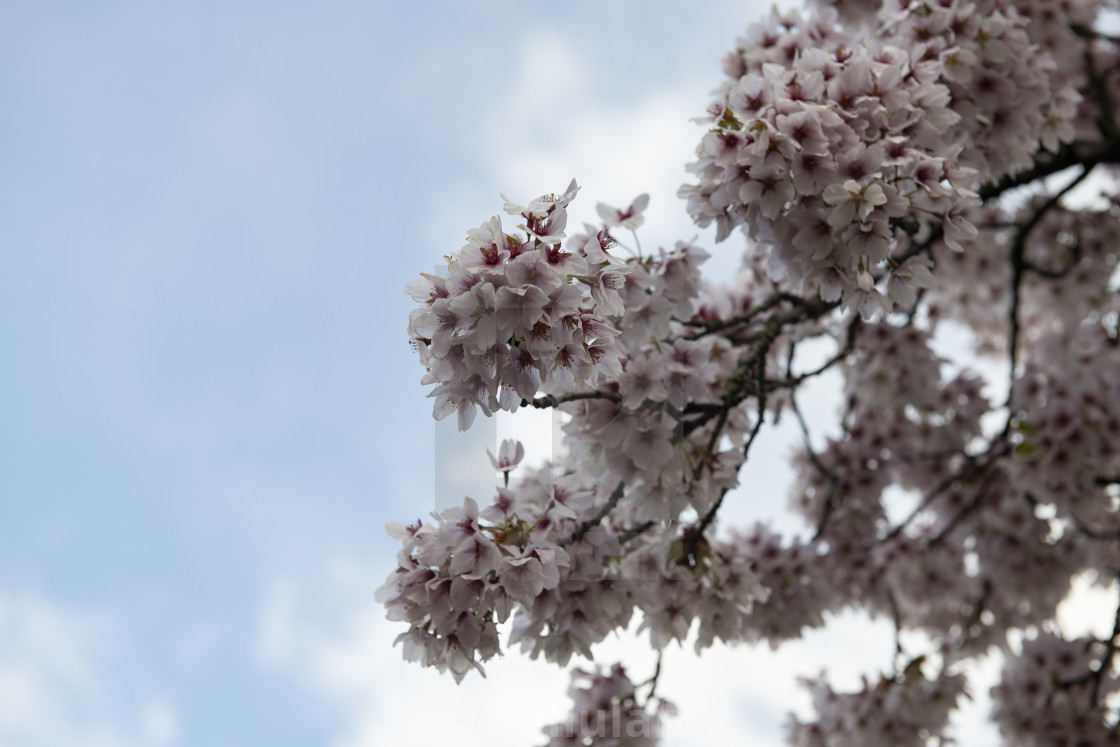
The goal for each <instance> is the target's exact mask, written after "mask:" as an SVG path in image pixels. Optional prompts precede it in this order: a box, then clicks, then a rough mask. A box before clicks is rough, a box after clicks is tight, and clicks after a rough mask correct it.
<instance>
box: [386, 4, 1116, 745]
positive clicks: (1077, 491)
mask: <svg viewBox="0 0 1120 747" xmlns="http://www.w3.org/2000/svg"><path fill="white" fill-rule="evenodd" d="M814 6H815V7H816V8H817V10H816V11H814V12H812V13H806V14H801V13H797V12H786V11H782V12H779V11H774V12H773V13H772V14H771V17H770V19H769V20H768V21H765V22H763V23H760V24H757V25H755V26H754V27H752V28H751V29H749V30H748V31H747V33H746V35H745V36H744V37H742V38H741V39H740V40H739V42H738V45H737V48H736V50H735V51H734V52H732V53H731V54H730V55H728V56H727V57H726V58H725V60H724V68H725V71H726V73H727V75H728V80H727V81H725V82H724V84H723V85H722V86H721V87H720V88H719V89H718V90H717V92H716V97H717V98H716V102H715V103H714V104H713V105H712V107H711V108H710V110H709V112H708V116H707V117H706V118H705V119H704V120H703V123H704V124H706V125H707V127H708V131H707V133H706V134H704V135H703V136H702V140H701V145H700V148H699V150H698V151H697V161H696V162H695V163H694V164H692V166H691V167H690V168H691V170H692V172H693V174H694V176H695V180H696V183H693V184H690V185H686V186H685V187H683V188H682V189H681V195H682V197H684V198H685V199H686V200H687V202H688V207H689V210H690V212H691V214H692V216H693V218H694V220H695V222H696V223H697V224H698V225H700V226H706V225H709V224H713V223H714V224H715V226H716V233H717V240H718V241H723V240H724V239H726V238H727V237H728V236H729V235H730V234H731V233H732V232H733V231H734V230H735V229H737V228H741V229H742V230H743V233H745V234H746V236H747V238H748V239H749V241H748V244H747V248H746V251H745V252H744V254H743V260H742V268H741V271H740V272H739V273H738V274H737V275H735V276H734V277H732V278H730V279H729V280H730V282H729V283H723V284H717V283H714V282H710V281H708V280H706V279H705V278H704V277H703V275H702V272H701V267H702V265H703V262H704V260H705V259H706V258H707V257H708V254H707V252H706V251H705V250H704V249H702V248H701V247H699V246H697V244H696V242H694V241H692V242H676V243H675V244H674V245H673V248H672V249H658V250H656V251H654V252H651V253H648V254H647V253H643V252H642V251H641V249H640V244H639V242H638V236H637V233H636V231H637V229H639V228H640V227H641V226H642V224H643V217H644V211H645V210H647V209H648V206H649V199H648V197H647V196H645V195H642V196H639V197H638V198H637V199H635V200H634V201H633V202H632V203H630V204H629V205H628V206H626V207H623V208H615V207H613V206H611V205H607V204H605V203H599V204H598V205H597V214H598V217H599V220H600V222H599V223H598V224H597V225H585V226H584V227H583V229H582V230H580V231H577V232H569V231H568V210H569V206H570V205H571V203H572V200H573V199H574V197H575V195H576V191H577V188H576V186H575V182H573V183H572V184H571V185H570V186H569V188H568V189H567V190H566V191H565V192H564V193H563V194H560V195H554V194H550V195H545V196H543V197H540V198H538V199H536V200H534V201H532V202H530V203H529V204H528V205H526V206H522V205H517V204H514V203H512V202H510V201H509V200H508V199H507V200H506V206H505V209H506V212H507V213H509V214H510V215H512V216H515V217H516V220H517V221H518V223H519V225H518V226H517V228H516V229H515V230H516V231H518V232H519V233H518V234H517V235H516V236H515V235H513V234H512V233H507V232H506V229H505V228H503V225H502V220H501V219H499V218H497V217H495V218H492V219H491V220H490V221H488V222H486V223H484V224H483V225H482V226H480V227H479V228H478V229H475V230H473V231H470V232H469V233H468V238H467V244H466V246H464V247H463V248H462V249H461V250H460V251H459V252H457V253H456V254H454V255H453V256H451V257H449V258H448V270H447V275H446V276H445V277H437V276H433V275H424V276H422V277H421V279H419V280H416V281H413V282H412V283H409V284H408V286H407V288H406V290H407V292H408V293H409V294H410V295H411V296H412V297H413V299H414V300H416V302H417V303H418V304H419V305H418V307H417V308H416V309H415V310H414V311H413V312H412V314H411V316H410V320H409V335H410V337H411V338H412V340H413V343H414V345H415V347H416V349H417V351H418V352H419V355H420V362H421V364H422V365H423V366H424V368H425V369H426V374H425V376H424V379H423V382H424V383H426V384H431V385H434V390H433V391H432V392H431V395H430V396H432V397H434V398H435V400H436V401H435V407H434V414H435V415H436V417H437V418H438V417H443V416H446V415H448V414H450V413H452V412H457V413H458V416H459V423H460V427H461V428H465V427H467V426H469V425H470V422H471V419H472V418H473V417H474V413H475V411H476V410H477V409H481V410H482V411H483V413H484V414H485V415H490V414H492V413H494V412H495V411H497V410H500V409H504V410H509V411H513V410H516V409H518V408H519V407H524V406H533V407H536V408H555V409H556V410H558V411H559V412H560V413H562V415H563V425H562V432H563V437H564V448H563V449H561V450H559V451H558V452H557V454H558V456H557V457H556V459H555V461H554V462H553V463H549V464H545V465H538V466H535V467H533V468H532V469H527V468H521V469H520V471H519V472H518V474H517V475H516V477H515V478H514V479H511V475H512V473H513V472H514V470H515V469H517V468H519V465H520V462H521V461H522V460H523V457H524V450H523V449H522V448H521V447H520V445H519V444H516V443H513V442H509V443H503V444H502V446H501V447H500V448H499V449H498V451H497V455H496V456H494V455H491V457H490V459H491V462H492V466H493V467H494V469H495V471H496V473H497V474H498V475H500V481H499V485H498V486H497V487H496V496H495V497H494V498H493V500H492V501H491V502H490V503H488V504H486V505H485V506H483V507H480V506H479V505H478V504H477V503H476V502H475V501H473V500H471V499H467V500H466V501H464V503H463V505H462V506H461V507H456V508H453V509H448V510H445V511H443V512H440V513H438V514H433V519H432V521H431V522H430V523H423V522H419V521H418V522H416V523H415V524H413V525H411V526H408V527H405V526H402V525H393V526H392V527H391V528H390V533H391V534H392V536H393V537H394V538H395V539H396V540H397V541H399V542H400V543H401V550H400V552H399V553H398V557H397V564H396V565H397V567H396V569H395V570H394V571H393V572H392V573H391V574H390V576H389V578H388V579H387V580H386V582H385V584H384V585H383V586H382V587H381V588H380V589H379V590H378V592H377V598H378V600H380V601H381V602H383V603H384V604H385V605H386V607H387V609H388V613H389V616H390V617H391V618H392V619H394V620H397V621H400V622H402V623H404V624H406V625H407V626H408V628H407V630H406V631H405V632H404V633H402V634H401V636H400V637H399V638H398V641H399V642H400V643H402V644H403V648H404V655H405V656H406V658H409V659H412V660H416V661H419V662H420V663H421V664H422V665H425V666H434V667H437V668H439V669H440V670H450V672H451V673H452V675H453V676H454V677H455V678H456V680H461V679H462V678H463V677H464V676H466V674H467V673H468V672H469V671H470V670H471V669H477V670H479V671H482V664H483V663H484V662H486V661H488V660H489V659H491V658H492V657H493V656H494V655H495V654H498V653H500V652H502V651H503V649H505V648H508V647H512V646H519V647H520V649H521V651H522V652H523V653H526V654H528V655H529V656H530V657H531V658H534V659H536V658H538V657H543V658H544V659H546V660H548V661H550V662H554V663H556V664H559V665H567V664H568V663H569V662H570V661H571V660H572V658H573V657H583V658H586V659H592V658H593V657H594V655H595V654H596V650H597V648H598V646H599V644H600V643H601V642H602V641H604V639H606V638H607V637H608V636H610V635H611V634H612V633H626V632H630V633H635V632H636V633H640V634H642V635H645V634H646V633H648V640H649V643H650V645H651V647H652V648H653V649H655V650H657V651H658V665H657V670H656V672H655V673H654V675H653V677H652V678H651V679H650V680H649V681H648V682H647V683H645V685H649V688H650V692H649V695H648V696H647V698H646V702H643V701H642V700H641V699H640V698H639V697H638V693H637V691H638V690H639V689H641V688H642V687H644V686H645V685H638V686H635V685H634V683H633V682H632V681H631V680H630V678H629V677H628V676H627V675H626V673H625V671H624V670H623V669H622V668H621V666H615V667H614V668H612V669H610V670H607V671H603V670H601V669H595V670H594V671H588V670H584V669H576V670H575V672H574V674H573V685H572V688H571V690H570V695H571V696H572V698H573V701H574V708H573V711H572V713H571V715H570V716H569V717H568V718H567V719H566V720H565V721H563V722H561V723H559V724H555V725H553V726H552V727H548V728H547V729H546V734H547V735H548V738H549V745H561V744H571V745H576V744H579V745H589V744H593V745H624V744H625V745H629V744H634V745H638V744H655V743H656V742H657V738H658V734H657V731H658V730H657V728H656V727H657V725H658V723H659V721H658V719H659V718H660V715H661V714H662V713H663V712H664V711H665V710H666V709H668V706H667V705H666V704H665V703H664V702H663V701H656V699H654V698H653V692H654V691H655V690H656V687H657V683H658V678H659V677H660V673H661V671H662V668H661V663H662V655H663V654H664V652H665V651H666V650H671V649H673V648H675V646H673V645H672V644H679V645H682V646H683V645H685V644H691V645H692V646H693V647H694V649H695V650H696V651H700V650H702V649H705V648H708V647H711V646H715V645H717V643H724V644H735V643H751V644H755V643H763V642H764V643H766V644H768V645H770V646H774V647H777V646H781V645H783V644H784V643H785V642H787V641H790V640H793V639H796V638H799V637H800V636H802V635H803V634H804V632H805V631H806V630H808V629H810V628H816V627H821V626H824V625H826V624H827V623H828V620H829V618H830V616H831V615H832V614H834V613H837V612H840V611H842V610H847V609H858V610H862V611H864V612H866V613H869V614H870V615H872V616H875V617H878V618H880V619H884V618H885V619H888V620H890V621H891V622H892V623H893V624H894V627H895V632H896V638H895V649H896V653H895V656H894V659H893V661H891V662H888V663H886V664H887V665H886V666H883V667H881V668H879V670H880V671H889V672H890V674H886V675H883V676H881V677H878V679H877V680H874V681H872V682H868V681H867V680H866V679H865V680H864V686H863V687H862V688H861V689H858V690H857V691H855V692H839V691H837V690H834V689H833V688H832V687H831V686H830V685H828V684H827V682H825V681H824V679H823V676H822V678H820V679H814V680H807V681H805V682H806V685H807V687H808V688H809V691H810V693H811V695H812V698H813V704H814V708H815V710H816V714H815V716H813V717H809V718H800V719H792V720H791V721H790V722H789V728H788V736H789V740H790V742H791V744H794V745H798V746H800V747H842V746H844V745H869V746H871V747H874V746H875V745H926V744H931V743H944V742H946V741H947V740H949V739H950V738H951V736H950V733H949V729H948V726H947V725H948V723H949V715H950V713H951V712H952V711H953V709H954V708H955V707H956V705H957V703H958V702H959V700H960V696H961V695H962V694H964V693H965V687H966V680H967V674H968V671H969V668H968V665H969V663H970V662H971V661H972V660H974V659H975V658H976V657H982V656H989V655H996V656H1002V657H1003V658H1004V661H1005V664H1004V669H1003V674H1002V680H1001V682H1000V684H999V685H998V686H997V687H996V688H995V689H994V690H993V691H992V697H993V700H994V703H995V706H994V710H993V713H992V717H993V720H994V721H995V722H996V723H997V724H998V725H999V728H1000V730H1001V732H1002V734H1003V735H1004V738H1005V739H1006V744H1007V745H1062V744H1069V745H1075V744H1076V745H1082V744H1085V745H1097V744H1114V743H1117V739H1118V738H1117V737H1116V735H1117V734H1120V717H1117V715H1116V713H1115V709H1114V708H1111V706H1110V703H1111V702H1112V701H1109V697H1110V696H1112V695H1113V694H1114V693H1115V692H1116V691H1117V689H1120V688H1118V687H1117V682H1118V679H1117V676H1116V673H1115V672H1114V664H1115V662H1114V658H1115V656H1114V655H1115V653H1116V651H1117V649H1118V648H1120V623H1118V624H1117V625H1116V626H1115V629H1114V632H1113V634H1112V635H1111V636H1110V637H1108V638H1106V639H1101V640H1098V639H1091V638H1082V639H1078V640H1070V639H1068V638H1065V637H1063V636H1062V635H1061V633H1060V631H1059V628H1058V626H1057V625H1056V624H1055V622H1054V620H1055V617H1056V614H1057V609H1058V607H1059V605H1060V604H1061V602H1062V600H1063V599H1065V598H1066V596H1067V594H1068V593H1069V591H1070V589H1071V587H1072V584H1073V581H1074V580H1075V579H1076V578H1078V577H1079V576H1081V577H1085V575H1086V574H1088V576H1091V577H1095V578H1096V580H1097V583H1098V584H1099V585H1101V586H1102V587H1109V584H1114V586H1113V587H1109V588H1115V583H1114V581H1115V579H1120V446H1117V445H1116V444H1118V443H1120V375H1118V373H1117V372H1120V271H1118V269H1117V268H1118V267H1120V253H1118V252H1117V247H1118V246H1120V197H1117V196H1116V194H1115V190H1105V191H1104V193H1101V191H1100V189H1099V183H1100V182H1099V181H1098V182H1096V183H1094V179H1099V177H1101V176H1102V175H1103V176H1108V177H1111V178H1113V179H1115V177H1116V176H1117V173H1120V172H1118V171H1117V169H1118V168H1120V127H1118V126H1117V123H1116V117H1117V113H1118V112H1117V109H1118V106H1117V103H1116V102H1118V101H1120V37H1115V36H1112V35H1110V34H1109V33H1108V32H1107V31H1106V30H1105V29H1106V26H1104V25H1103V24H1102V21H1101V18H1102V17H1105V16H1104V15H1102V14H1105V15H1107V14H1112V16H1111V17H1113V18H1115V17H1116V16H1117V14H1120V6H1117V4H1116V3H1115V2H1112V1H1111V0H1110V1H1109V2H1093V1H1092V0H1026V1H1025V2H1022V3H1010V2H1007V1H1006V0H971V1H969V0H886V2H883V3H879V2H874V0H816V1H815V2H814ZM1088 185H1094V186H1093V187H1091V188H1090V187H1089V186H1088ZM1094 190H1095V191H1094ZM626 231H629V232H632V233H633V238H634V243H633V246H632V247H631V246H628V243H629V241H628V239H626V240H623V239H624V238H626V237H624V236H623V233H624V232H626ZM816 383H820V384H821V385H824V386H831V387H834V394H835V398H834V402H835V403H836V405H837V406H836V408H835V410H836V412H835V419H834V420H832V421H829V420H828V417H829V413H828V412H825V411H824V410H822V409H821V408H819V407H817V408H812V409H809V410H806V403H807V401H808V400H809V397H808V396H807V394H806V393H807V390H808V388H809V387H811V386H814V385H815V384H816ZM826 409H827V408H826ZM790 421H792V422H793V425H794V426H795V428H794V429H793V430H794V431H795V432H796V431H800V433H799V437H800V442H801V443H800V445H799V446H797V447H795V449H794V450H793V458H792V464H793V468H794V470H795V478H794V480H793V484H792V486H791V489H790V492H789V495H788V504H789V506H790V508H791V509H792V511H793V512H794V513H795V514H796V515H798V516H799V517H800V518H801V519H802V520H803V529H802V531H801V532H797V531H778V530H776V529H775V528H774V525H772V524H771V523H768V522H766V521H762V522H757V523H754V524H752V525H748V526H746V527H734V526H728V525H727V524H726V511H724V509H725V506H726V505H728V504H730V503H732V502H736V501H739V502H753V503H754V504H755V505H758V506H771V505H779V504H780V503H781V499H780V496H774V495H770V494H769V492H768V491H767V490H764V489H763V488H762V487H760V485H759V484H756V483H752V482H751V481H744V480H743V479H741V472H742V470H743V467H744V465H746V464H748V463H751V462H756V460H757V459H758V458H759V457H758V451H757V450H756V449H755V448H754V445H755V443H756V440H758V439H764V438H768V437H773V435H774V432H775V426H777V425H779V424H781V425H785V424H788V423H790ZM789 430H790V429H787V431H786V432H789ZM822 433H826V434H827V436H828V437H827V438H826V439H823V440H821V439H820V438H819V436H820V435H821V434H822ZM721 511H724V513H721ZM1113 593H1115V592H1113ZM1116 619H1117V620H1120V603H1118V612H1117V618H1116ZM503 624H507V625H508V631H509V637H508V642H507V643H506V644H503V642H502V641H501V640H500V638H499V632H500V627H499V626H501V625H503ZM908 632H919V633H921V634H922V636H920V638H921V640H924V641H926V642H927V643H926V644H918V646H920V647H922V646H924V648H921V650H918V651H914V650H909V651H908V650H906V649H907V648H913V647H914V644H913V643H912V642H911V641H910V639H909V638H908V637H904V636H903V635H902V634H903V633H908ZM904 643H905V644H906V645H905V646H904V645H903V644H904ZM666 661H670V662H671V658H669V657H667V658H666ZM906 661H909V662H910V663H909V664H908V665H904V664H903V662H906ZM934 668H936V673H934V674H928V676H927V673H928V672H932V671H934ZM873 671H874V670H873ZM771 676H772V675H771Z"/></svg>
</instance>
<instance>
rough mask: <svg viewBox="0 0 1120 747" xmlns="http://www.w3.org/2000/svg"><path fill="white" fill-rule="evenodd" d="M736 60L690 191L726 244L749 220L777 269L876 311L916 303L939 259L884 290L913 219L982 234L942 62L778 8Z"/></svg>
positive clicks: (825, 294)
mask: <svg viewBox="0 0 1120 747" xmlns="http://www.w3.org/2000/svg"><path fill="white" fill-rule="evenodd" d="M741 50H742V51H741V52H739V53H735V54H732V55H731V56H729V57H728V58H726V59H725V70H726V72H727V73H728V75H729V77H730V80H729V81H728V82H727V83H726V84H724V86H723V87H722V88H721V89H720V99H719V100H717V102H716V103H715V104H713V105H712V107H711V109H710V114H709V117H708V118H707V121H708V122H709V123H710V126H711V130H710V131H709V132H708V133H707V134H706V135H705V136H704V138H703V141H702V143H701V146H700V148H699V150H698V156H699V159H698V160H697V161H696V162H695V163H693V164H692V165H691V166H690V169H691V170H692V171H693V172H694V173H695V174H696V175H697V176H698V178H699V184H697V185H690V186H685V187H683V188H682V189H681V196H682V197H685V198H687V199H688V204H689V211H690V212H691V214H692V216H693V218H694V220H696V222H697V223H698V224H699V225H707V224H709V223H711V222H713V221H715V222H716V224H717V227H718V231H717V240H721V239H723V238H726V237H727V236H728V235H729V234H730V232H731V230H732V229H734V228H736V227H739V226H742V227H744V228H745V229H747V231H748V233H749V235H750V238H751V239H752V240H753V241H755V242H756V243H757V244H759V245H761V246H762V247H764V248H765V251H766V252H767V253H768V257H769V269H770V272H771V273H772V274H773V275H774V276H775V277H777V278H780V279H786V280H787V281H788V282H789V284H790V286H791V288H792V289H793V290H795V291H800V290H801V289H802V288H803V287H807V288H808V289H809V290H810V291H811V292H815V293H819V294H820V297H821V298H823V299H825V300H839V299H843V300H844V302H845V303H846V304H847V305H849V306H852V307H854V308H859V309H860V310H861V311H862V312H863V313H865V314H871V313H874V311H876V310H877V309H884V308H888V309H889V308H890V305H891V303H889V302H888V298H889V299H890V301H891V302H895V303H900V304H902V303H904V302H906V301H911V300H912V299H913V294H914V293H915V292H916V290H918V289H920V288H922V287H925V286H927V285H928V284H929V272H928V264H927V263H925V262H924V261H923V260H921V259H909V258H903V259H900V260H896V261H895V262H894V265H895V266H894V267H892V268H891V269H893V270H896V271H897V277H896V278H895V280H894V282H893V283H890V284H889V285H888V288H887V294H889V295H887V294H884V293H883V291H881V290H878V289H877V287H876V284H877V283H878V282H879V281H880V280H881V278H882V276H884V275H888V274H891V273H886V272H883V270H882V268H883V267H885V266H886V265H887V264H888V258H890V257H891V256H892V253H893V254H894V255H900V254H901V253H902V252H904V251H905V249H906V245H905V244H906V240H905V239H904V238H903V236H904V235H905V232H904V231H903V230H902V228H901V227H900V226H902V225H903V224H904V223H905V224H915V225H918V224H922V225H927V227H928V224H929V223H930V220H931V219H936V221H937V226H938V227H939V229H940V230H941V231H942V232H943V234H944V238H945V240H946V241H947V242H949V243H950V244H951V245H954V246H956V245H959V241H960V240H962V239H967V238H970V237H971V236H972V235H974V233H975V229H974V228H973V227H972V226H971V224H969V223H968V222H967V221H964V220H963V218H962V216H961V213H962V211H963V210H964V209H966V208H967V207H969V206H971V205H973V204H974V203H975V200H976V197H975V193H974V192H973V191H972V189H971V187H972V185H973V184H974V182H975V181H976V178H977V175H976V172H975V171H973V170H970V169H967V168H964V167H963V165H962V164H961V163H959V155H960V147H959V145H957V144H956V143H955V141H954V138H953V137H952V134H951V130H952V128H953V127H954V125H956V124H957V123H958V122H959V121H960V119H961V116H960V114H959V113H957V112H956V111H954V110H953V109H952V108H951V103H952V101H951V97H950V93H949V89H948V88H947V87H946V86H945V85H944V83H942V82H941V69H940V64H939V63H938V61H937V59H936V57H935V58H934V59H933V60H927V59H924V58H923V57H922V55H921V54H916V53H913V52H909V51H907V49H906V47H905V46H903V45H899V46H892V45H891V44H884V43H883V42H881V41H879V40H878V39H862V40H860V39H856V38H854V37H850V36H848V35H846V34H844V33H843V32H841V31H840V30H839V29H838V28H837V27H836V25H835V17H834V16H830V15H829V14H827V13H825V14H822V15H821V16H820V17H817V18H813V19H811V20H809V21H802V20H801V19H800V18H799V17H798V16H797V15H796V14H793V15H790V16H782V15H778V14H777V13H776V12H775V19H774V21H773V23H772V25H768V26H765V27H762V26H756V27H755V28H754V29H752V32H751V34H750V36H749V37H748V39H747V40H745V41H744V42H743V46H742V47H741Z"/></svg>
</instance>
